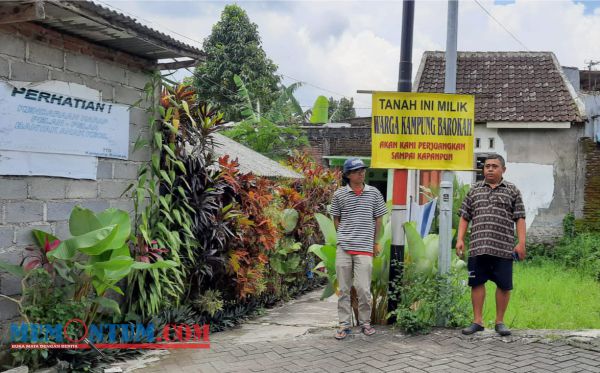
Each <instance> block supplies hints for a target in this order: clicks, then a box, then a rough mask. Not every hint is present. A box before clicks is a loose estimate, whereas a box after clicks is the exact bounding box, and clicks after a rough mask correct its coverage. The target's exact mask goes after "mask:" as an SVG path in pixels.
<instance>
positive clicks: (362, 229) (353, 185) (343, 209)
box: [331, 158, 387, 339]
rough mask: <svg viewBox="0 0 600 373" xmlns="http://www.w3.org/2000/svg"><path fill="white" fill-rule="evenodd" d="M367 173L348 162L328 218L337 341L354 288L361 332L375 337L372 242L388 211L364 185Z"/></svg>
mask: <svg viewBox="0 0 600 373" xmlns="http://www.w3.org/2000/svg"><path fill="white" fill-rule="evenodd" d="M366 169H367V166H365V164H364V163H363V161H362V160H360V159H359V158H350V159H347V160H346V162H344V170H343V172H344V177H345V178H346V181H347V182H348V184H347V185H346V186H344V187H342V188H340V189H338V190H337V191H336V192H335V194H334V195H333V200H332V202H331V215H333V222H334V224H335V229H336V231H337V251H336V263H335V270H336V274H337V279H338V284H339V290H340V293H341V294H340V297H339V299H338V316H339V321H340V328H339V330H338V331H337V333H336V335H335V337H336V338H337V339H344V338H346V336H347V335H348V334H349V333H350V318H351V312H352V306H351V304H350V289H351V287H352V286H353V285H354V288H355V289H356V293H357V298H358V322H359V325H360V327H361V329H362V332H363V333H364V334H365V335H373V334H375V329H374V328H373V327H372V326H371V299H372V297H371V273H372V270H373V255H378V254H379V251H380V250H381V249H380V248H379V246H378V245H377V244H376V243H375V239H376V237H377V236H378V234H379V232H380V230H381V221H382V217H383V215H385V214H386V213H387V207H386V205H385V201H384V200H383V196H382V195H381V193H380V192H379V190H377V188H374V187H372V186H369V185H365V172H366Z"/></svg>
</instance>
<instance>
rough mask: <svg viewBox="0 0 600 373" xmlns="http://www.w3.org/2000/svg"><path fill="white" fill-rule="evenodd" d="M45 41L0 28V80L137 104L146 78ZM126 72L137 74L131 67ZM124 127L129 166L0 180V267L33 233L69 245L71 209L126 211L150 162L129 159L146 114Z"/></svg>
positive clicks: (4, 287)
mask: <svg viewBox="0 0 600 373" xmlns="http://www.w3.org/2000/svg"><path fill="white" fill-rule="evenodd" d="M45 40H47V39H46V38H43V37H38V35H32V36H31V37H30V38H28V37H25V36H23V35H21V34H19V33H11V32H7V31H6V30H4V29H1V28H0V77H2V78H9V79H10V80H19V81H32V82H38V81H44V80H48V79H50V80H59V81H65V82H70V83H77V84H83V85H85V86H87V87H90V88H92V89H96V90H98V91H100V92H101V93H102V99H103V100H104V101H109V102H115V103H120V104H126V105H131V104H133V103H134V102H135V101H137V100H139V99H140V98H142V97H143V88H144V86H145V84H146V82H147V80H148V77H149V74H148V73H147V72H145V71H141V70H139V69H138V68H136V69H132V68H130V67H128V66H125V65H123V64H119V63H115V62H113V61H108V60H103V59H100V58H97V57H94V56H92V54H91V53H92V52H90V54H89V55H86V54H83V53H78V52H76V51H72V50H63V49H61V48H59V47H57V45H62V43H53V44H50V43H48V42H45ZM86 45H87V46H89V48H86ZM80 47H81V50H82V51H85V50H92V49H93V46H90V45H89V44H87V42H86V41H83V40H81V43H80ZM136 61H138V60H136ZM131 65H132V66H133V65H135V66H138V64H137V63H132V64H131ZM142 107H144V108H145V107H147V104H142ZM129 122H130V131H129V133H130V136H131V137H130V143H131V145H130V150H129V153H130V155H129V160H126V161H125V160H118V159H110V158H99V159H98V169H97V174H96V175H97V180H74V179H67V178H53V177H43V176H30V177H25V176H0V260H2V261H7V262H10V263H14V264H16V263H19V262H20V261H21V260H22V258H23V253H24V248H25V247H27V246H28V245H31V244H33V238H32V235H31V230H32V229H40V230H44V231H47V232H50V233H52V234H54V235H56V236H58V237H59V238H62V239H65V238H68V237H69V236H70V234H69V224H68V218H69V215H70V213H71V210H72V209H73V207H74V206H75V205H81V206H83V207H86V208H90V209H92V210H94V211H102V210H104V209H106V208H109V207H115V208H121V209H123V210H126V211H128V212H131V211H132V209H133V203H132V201H131V200H130V199H129V198H127V197H121V194H122V193H123V191H124V190H125V189H126V188H127V186H128V185H129V184H130V183H131V182H132V181H133V180H135V179H136V178H137V170H138V168H139V166H140V165H141V164H142V163H143V162H147V161H148V160H149V159H150V156H149V152H148V150H147V149H143V150H141V151H139V152H136V153H133V152H132V150H133V143H134V142H135V140H136V138H137V136H138V135H139V134H140V133H141V134H143V135H144V136H146V137H147V136H148V131H147V130H146V127H147V126H148V114H147V113H146V112H145V110H144V109H143V108H132V109H131V110H130V118H129ZM0 292H2V294H11V295H12V294H18V293H19V292H20V285H19V282H18V281H16V280H15V279H11V278H10V276H9V275H7V274H0ZM15 315H16V311H15V309H14V307H13V306H12V305H11V304H8V303H6V302H3V301H1V300H0V320H3V319H6V318H8V317H13V316H15Z"/></svg>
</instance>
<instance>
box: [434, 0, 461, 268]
mask: <svg viewBox="0 0 600 373" xmlns="http://www.w3.org/2000/svg"><path fill="white" fill-rule="evenodd" d="M457 29H458V0H448V26H447V33H446V79H445V86H444V92H445V93H456V44H457V33H458V32H457V31H458V30H457ZM453 182H454V172H453V171H443V172H442V183H441V187H442V188H440V191H441V192H442V196H441V197H442V199H441V201H440V252H439V256H438V273H440V274H445V273H448V272H449V271H450V260H451V258H450V252H451V246H452V202H453V196H454V191H453Z"/></svg>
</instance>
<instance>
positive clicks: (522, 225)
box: [515, 218, 527, 260]
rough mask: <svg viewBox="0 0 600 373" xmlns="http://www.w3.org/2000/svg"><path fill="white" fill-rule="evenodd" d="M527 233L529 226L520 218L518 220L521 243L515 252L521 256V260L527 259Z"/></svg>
mask: <svg viewBox="0 0 600 373" xmlns="http://www.w3.org/2000/svg"><path fill="white" fill-rule="evenodd" d="M526 231H527V225H526V224H525V219H523V218H520V219H518V220H517V238H518V240H519V243H518V244H517V246H515V251H516V252H517V254H518V255H519V259H520V260H523V259H525V255H527V251H526V249H525V236H526Z"/></svg>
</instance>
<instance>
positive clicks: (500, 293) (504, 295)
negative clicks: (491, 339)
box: [496, 288, 510, 324]
mask: <svg viewBox="0 0 600 373" xmlns="http://www.w3.org/2000/svg"><path fill="white" fill-rule="evenodd" d="M509 300H510V290H502V289H500V288H496V324H502V323H504V313H505V312H506V308H507V307H508V301H509Z"/></svg>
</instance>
